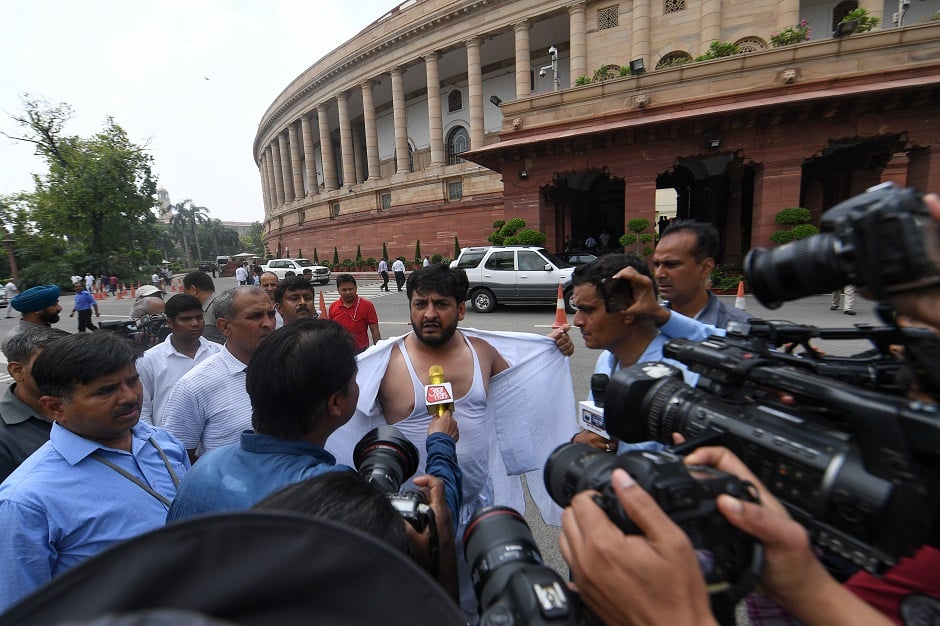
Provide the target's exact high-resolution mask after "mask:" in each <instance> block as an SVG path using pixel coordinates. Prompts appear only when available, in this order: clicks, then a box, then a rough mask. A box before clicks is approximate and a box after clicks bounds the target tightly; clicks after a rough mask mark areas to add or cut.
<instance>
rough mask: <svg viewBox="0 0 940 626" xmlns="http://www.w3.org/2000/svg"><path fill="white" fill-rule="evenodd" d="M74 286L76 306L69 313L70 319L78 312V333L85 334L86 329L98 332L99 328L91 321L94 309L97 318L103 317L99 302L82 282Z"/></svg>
mask: <svg viewBox="0 0 940 626" xmlns="http://www.w3.org/2000/svg"><path fill="white" fill-rule="evenodd" d="M73 286H74V287H75V304H74V305H72V312H71V313H69V317H74V316H75V312H76V311H78V332H80V333H83V332H85V329H86V328H87V329H88V330H98V327H97V326H95V325H94V324H93V323H92V321H91V310H92V309H94V310H95V317H101V313H99V312H98V301H97V300H95V297H94V296H93V295H91V294H90V293H88V291H87V290H86V289H85V286H84V285H83V284H82V283H81V281H79V282H77V283H75V285H73Z"/></svg>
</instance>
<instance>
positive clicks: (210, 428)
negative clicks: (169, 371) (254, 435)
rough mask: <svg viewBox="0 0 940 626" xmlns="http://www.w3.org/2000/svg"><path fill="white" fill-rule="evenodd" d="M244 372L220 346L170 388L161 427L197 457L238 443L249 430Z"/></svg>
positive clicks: (240, 363) (249, 421)
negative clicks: (220, 447) (244, 432)
mask: <svg viewBox="0 0 940 626" xmlns="http://www.w3.org/2000/svg"><path fill="white" fill-rule="evenodd" d="M246 369H247V366H246V365H245V364H244V363H242V362H241V361H239V360H238V359H237V358H235V355H234V354H232V353H231V352H229V351H228V348H226V347H224V346H223V349H222V350H219V351H218V352H216V353H215V354H213V355H212V356H210V357H209V358H208V359H206V360H204V361H203V362H202V363H199V364H198V365H196V367H194V368H193V369H191V370H190V371H189V373H187V374H184V375H183V377H182V378H180V379H179V381H178V382H177V383H176V384H175V385H173V388H172V389H171V390H170V397H169V399H168V400H167V403H166V407H165V408H164V410H163V427H164V428H166V429H167V430H168V431H170V432H171V433H173V434H174V435H176V437H177V438H178V439H179V440H180V441H182V442H183V445H185V446H186V449H187V450H196V454H197V455H199V456H201V455H203V454H205V453H206V452H209V451H210V450H214V449H215V448H218V447H219V446H225V445H228V444H230V443H238V441H239V440H240V439H241V434H242V432H243V431H246V430H249V429H250V428H251V400H250V399H249V398H248V390H247V389H245V370H246Z"/></svg>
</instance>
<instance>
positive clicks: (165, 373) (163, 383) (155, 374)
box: [137, 335, 222, 426]
mask: <svg viewBox="0 0 940 626" xmlns="http://www.w3.org/2000/svg"><path fill="white" fill-rule="evenodd" d="M172 338H173V336H172V335H170V336H168V337H167V338H166V340H164V341H163V342H162V343H159V344H157V345H155V346H154V347H152V348H150V349H149V350H147V351H146V352H144V356H142V357H141V358H140V359H138V361H137V373H138V374H140V382H142V383H143V385H144V404H143V408H142V409H141V410H140V421H142V422H146V423H147V424H152V425H154V426H161V425H162V424H163V412H164V408H165V407H166V403H167V400H169V398H170V389H172V388H173V385H175V384H176V381H178V380H179V379H180V378H182V377H183V376H184V375H185V374H186V373H188V372H189V371H190V370H191V369H193V368H194V367H195V366H196V364H197V363H201V362H202V361H205V360H206V359H208V358H209V357H210V356H212V355H213V354H215V353H216V352H218V351H219V350H221V349H222V346H221V345H219V344H217V343H213V342H211V341H208V340H206V339H205V338H203V337H200V338H199V348H198V349H197V350H196V355H195V356H194V357H193V358H189V357H188V356H186V355H185V354H183V353H182V352H180V351H178V350H177V349H176V348H175V347H174V346H173V342H172V341H171V339H172Z"/></svg>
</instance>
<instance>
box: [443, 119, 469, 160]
mask: <svg viewBox="0 0 940 626" xmlns="http://www.w3.org/2000/svg"><path fill="white" fill-rule="evenodd" d="M469 149H470V135H469V134H468V133H467V129H466V128H464V127H463V126H458V127H456V128H455V129H453V130H452V131H450V132H449V133H447V164H448V165H457V164H458V163H463V159H461V158H460V156H459V155H460V153H461V152H466V151H467V150H469Z"/></svg>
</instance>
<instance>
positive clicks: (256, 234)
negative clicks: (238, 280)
mask: <svg viewBox="0 0 940 626" xmlns="http://www.w3.org/2000/svg"><path fill="white" fill-rule="evenodd" d="M262 234H264V227H263V226H262V225H261V222H252V223H251V226H250V227H249V229H248V232H247V233H245V234H244V235H242V236H241V238H240V239H241V247H242V249H243V250H244V251H245V252H251V253H252V254H256V255H258V256H264V243H263V241H262V239H261V235H262ZM314 252H316V250H314Z"/></svg>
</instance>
